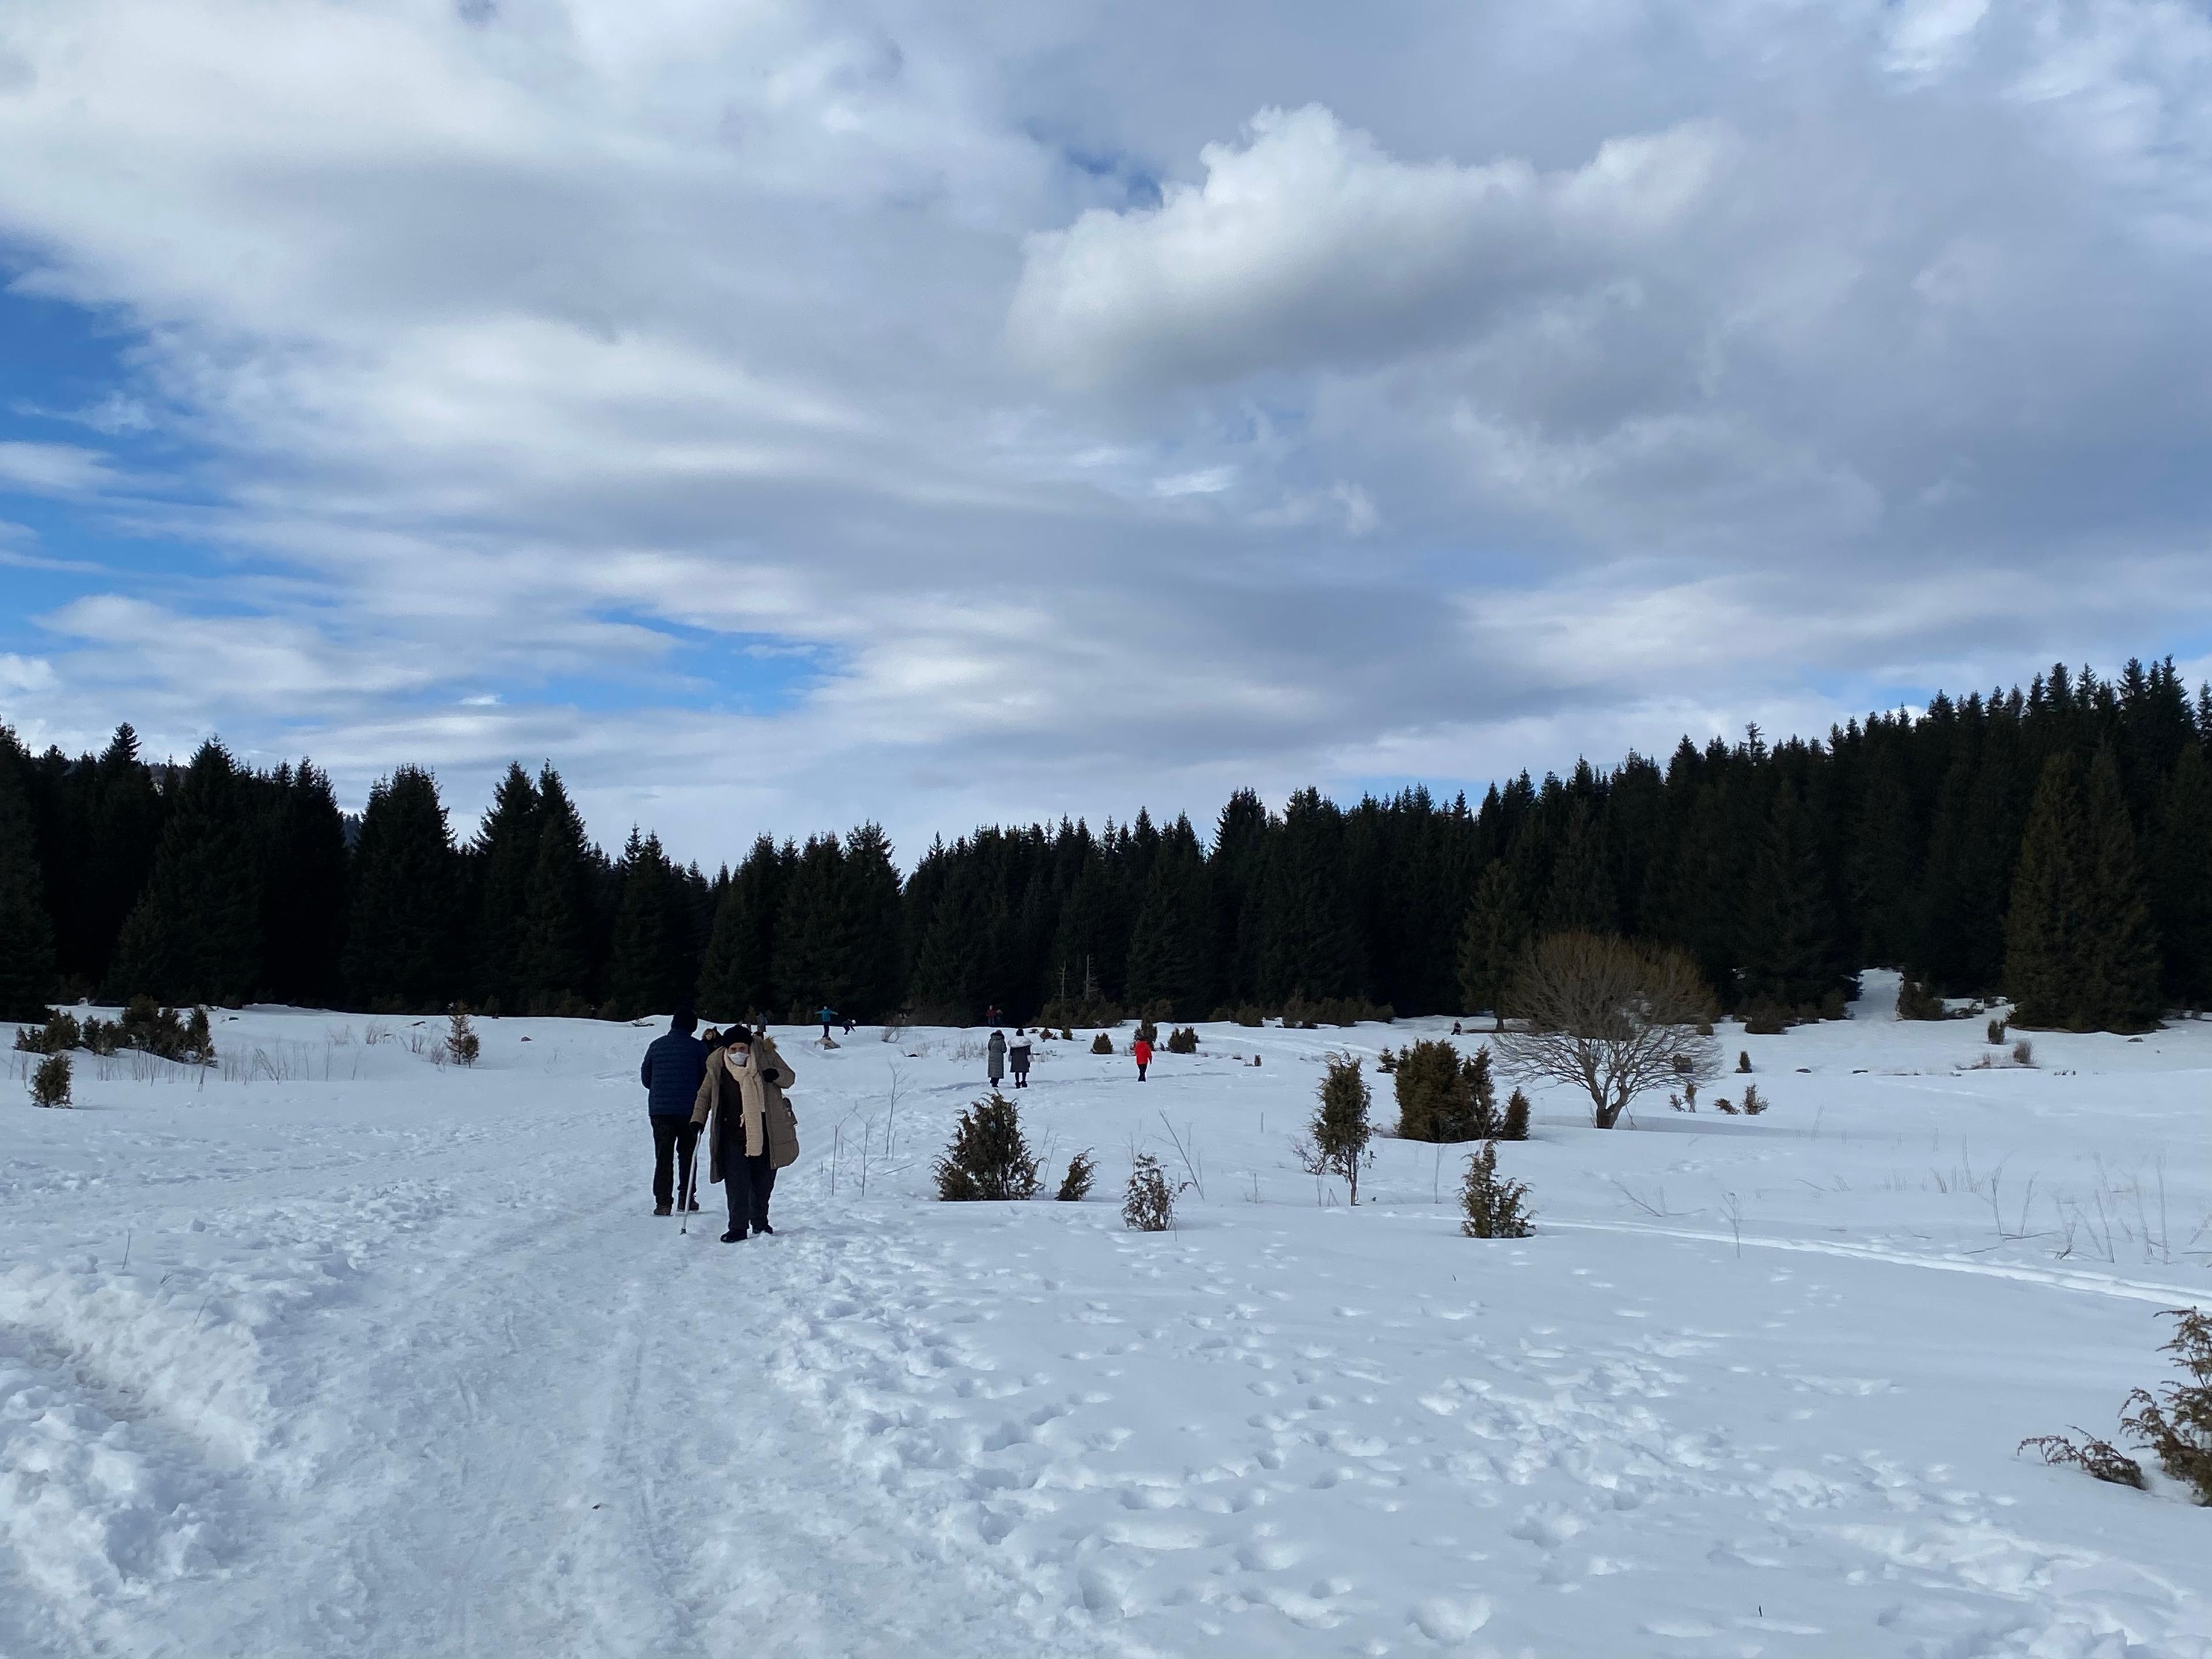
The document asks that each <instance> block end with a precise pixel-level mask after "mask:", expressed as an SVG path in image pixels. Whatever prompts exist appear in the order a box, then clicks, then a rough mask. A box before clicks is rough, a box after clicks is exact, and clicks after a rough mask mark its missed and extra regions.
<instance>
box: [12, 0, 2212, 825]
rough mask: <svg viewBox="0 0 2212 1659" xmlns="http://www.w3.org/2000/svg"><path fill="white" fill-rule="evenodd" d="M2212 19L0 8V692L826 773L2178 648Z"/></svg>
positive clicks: (800, 788)
mask: <svg viewBox="0 0 2212 1659" xmlns="http://www.w3.org/2000/svg"><path fill="white" fill-rule="evenodd" d="M2208 81H2212V22H2208V21H2207V19H2206V18H2205V16H2204V15H2203V14H2202V13H2201V11H2198V10H2192V9H2180V8H2172V7H2167V6H2160V5H2153V4H2133V3H2127V0H2082V3H2065V0H2031V3H2024V4H2021V5H2019V6H2015V7H2008V8H2003V9H1995V8H1990V7H1989V6H1987V5H1986V4H1985V3H1984V0H1894V3H1887V0H1886V3H1875V0H1865V3H1850V0H1846V3H1844V4H1840V5H1836V6H1831V7H1824V8H1818V9H1795V10H1792V9H1762V8H1710V7H1697V8H1690V7H1684V6H1680V5H1676V6H1662V5H1656V4H1643V3H1629V0H1594V3H1591V4H1588V5H1584V6H1579V7H1576V8H1510V9H1509V8H1490V9H1481V8H1468V7H1466V6H1463V5H1459V4H1447V3H1442V0H1437V3H1433V4H1431V3H1421V0H1417V3H1413V4H1408V5H1405V6H1401V7H1394V8H1391V9H1389V10H1388V11H1387V12H1383V13H1375V12H1371V11H1370V12H1358V13H1355V12H1347V11H1346V10H1345V9H1342V8H1340V7H1333V6H1318V5H1316V6H1301V5H1296V4H1291V5H1284V4H1279V3H1274V4H1266V5H1261V4H1257V3H1251V4H1245V3H1229V4H1225V5H1222V6H1218V7H1209V8H1205V9H1200V10H1198V11H1194V10H1193V9H1189V8H1188V7H1183V6H1169V5H1158V6H1155V5H1152V4H1150V3H1148V0H1137V3H1133V4H1127V5H1117V6H1115V7H1114V8H1112V9H1108V8H1104V7H1102V6H1097V5H1091V4H1060V5H1049V6H1037V5H1035V4H1023V5H1014V4H1011V3H1009V4H1005V5H999V4H989V3H987V4H983V5H980V6H975V7H969V8H963V9H959V11H958V12H957V15H948V14H946V13H945V11H944V9H942V8H937V7H927V6H923V5H921V4H918V3H894V0H848V3H843V4H840V5H836V6H828V5H815V4H811V3H806V0H789V3H785V4H781V5H778V6H775V7H771V8H753V9H720V10H716V11H714V12H711V13H708V14H704V15H702V14H701V13H700V12H699V11H698V10H697V9H696V8H690V7H685V6H679V5H677V4H674V3H665V4H664V3H659V0H632V3H628V4H624V5H621V6H615V5H611V4H608V3H603V0H590V3H586V0H501V3H500V4H499V5H496V6H492V7H481V6H479V7H473V8H458V7H456V6H454V5H453V4H451V3H447V0H358V3H354V4H349V5H347V6H343V7H337V6H329V5H321V4H304V3H303V4H298V5H279V6H273V7H272V6H269V5H265V4H261V3H258V0H165V3H155V0H23V3H21V4H18V5H15V6H11V7H9V8H8V9H6V10H5V12H4V13H0V154H6V155H9V157H10V161H11V165H9V167H5V168H0V525H5V526H9V528H7V529H5V530H0V592H4V594H5V596H6V599H7V600H8V603H7V604H6V605H4V606H0V719H3V720H7V721H9V723H11V724H13V725H14V726H16V728H17V729H18V730H19V731H20V732H22V733H23V735H24V736H25V737H26V738H28V739H29V740H31V741H33V742H34V743H39V744H44V743H46V742H56V743H60V744H63V745H64V746H65V747H70V748H77V747H86V746H94V745H96V744H98V743H99V742H100V741H101V739H102V738H104V735H105V733H106V732H107V731H108V730H109V729H110V728H112V726H113V725H114V724H115V723H116V722H117V721H118V720H125V719H128V720H131V721H132V722H133V723H134V724H136V725H137V726H138V727H139V728H140V729H141V730H142V732H144V733H145V734H146V736H147V738H148V741H149V744H152V745H153V746H154V747H155V749H156V750H157V751H162V750H167V751H174V752H179V753H181V752H183V751H185V750H189V749H190V748H191V746H192V745H193V744H195V743H197V741H198V740H199V739H200V738H202V737H204V736H205V735H207V734H208V733H210V732H220V733H221V734H222V736H223V737H224V738H226V740H228V741H229V742H231V743H232V744H234V745H235V746H236V747H238V748H239V749H240V750H242V751H244V752H245V753H246V754H248V755H250V756H252V757H256V758H259V759H264V760H274V759H275V758H276V757H280V756H284V755H292V754H297V753H299V752H301V751H302V750H306V751H308V752H311V753H313V755H314V756H315V757H316V758H317V759H318V760H319V761H321V762H323V763H325V764H326V765H328V766H330V767H331V769H332V771H333V773H334V775H336V777H337V781H338V782H339V786H340V788H341V792H342V793H344V794H345V795H346V796H347V797H348V798H349V799H353V800H358V799H361V798H362V796H363V795H365V793H366V792H367V789H368V785H369V784H370V782H372V781H374V779H375V778H376V777H377V776H379V775H382V774H383V773H385V772H386V771H388V770H389V769H390V768H391V767H392V765H394V764H396V763H399V762H401V761H415V762H419V763H427V764H429V765H431V766H433V767H434V768H435V769H437V771H438V773H439V775H440V776H441V780H442V781H443V782H444V784H445V786H446V788H447V794H448V797H449V799H450V800H451V802H452V804H453V806H454V808H455V810H456V817H457V818H458V819H459V820H460V821H461V822H462V823H466V821H467V820H468V819H469V818H470V817H471V816H472V815H473V813H474V812H475V811H477V809H478V808H479V807H480V806H481V805H482V804H483V799H485V796H486V794H487V793H488V791H489V786H490V783H491V781H493V779H494V778H495V776H496V775H497V774H498V772H499V771H500V770H501V769H502V768H503V766H504V764H505V763H506V762H507V759H508V758H510V757H516V758H521V759H523V760H525V761H526V762H530V763H537V762H538V761H542V760H550V761H552V762H553V763H555V764H556V765H558V766H560V767H561V768H562V770H563V772H564V774H565V775H568V777H569V778H570V780H571V781H572V782H573V783H574V785H575V786H576V787H577V790H578V793H579V795H580V799H581V800H582V801H583V803H584V805H585V807H586V811H587V812H588V813H589V815H590V816H591V817H592V823H593V827H594V829H595V830H596V831H597V832H598V833H599V834H600V835H601V836H603V837H605V838H606V839H609V840H618V839H619V838H620V836H622V834H623V832H624V831H625V830H626V829H627V828H628V826H629V823H631V822H634V821H635V822H643V823H647V824H649V825H654V826H657V827H658V828H659V829H660V830H661V832H662V833H663V834H664V836H665V838H666V839H667V840H668V841H669V842H670V843H671V845H672V846H673V847H675V848H677V849H678V851H679V852H682V853H684V854H686V855H687V856H696V857H699V858H701V859H702V860H707V861H708V862H710V863H711V862H712V861H714V860H715V859H716V858H718V857H720V856H725V855H727V854H729V853H731V852H732V851H733V850H736V849H739V848H742V847H743V845H744V843H745V842H747V841H749V840H750V837H751V836H752V835H753V834H754V833H756V832H757V831H759V830H762V829H767V830H770V831H772V832H775V833H777V834H779V835H781V834H787V833H789V834H804V833H805V832H806V831H807V830H809V829H814V828H817V827H830V826H842V825H846V824H849V823H853V822H855V821H857V820H859V819H860V818H863V817H874V818H878V819H880V820H881V821H883V822H884V823H886V824H887V825H888V826H889V827H890V829H891V830H892V832H893V834H894V836H895V837H896V839H897V840H898V841H899V842H900V843H901V844H902V845H904V846H907V847H910V848H912V847H920V846H921V845H925V844H926V843H927V840H928V838H929V836H931V835H933V834H934V833H937V832H939V831H943V832H945V833H947V834H957V833H959V832H961V831H963V830H964V829H968V828H969V827H971V826H972V825H973V824H975V823H977V822H979V821H984V820H995V819H1000V818H1018V819H1024V820H1027V819H1031V818H1039V817H1058V816H1060V815H1061V814H1062V813H1066V814H1071V815H1076V814H1081V815H1087V816H1089V817H1091V818H1093V819H1094V820H1096V819H1099V818H1103V817H1105V816H1107V815H1108V814H1109V813H1112V814H1114V815H1115V816H1117V817H1127V816H1129V815H1130V814H1131V813H1132V812H1133V810H1134V809H1135V807H1136V806H1137V805H1139V804H1140V803H1142V804H1146V805H1149V806H1150V807H1151V808H1152V811H1153V812H1154V814H1155V815H1156V816H1158V817H1167V816H1171V815H1172V814H1173V813H1174V812H1175V811H1190V812H1191V813H1192V815H1193V817H1194V819H1197V820H1199V821H1210V819H1211V817H1212V814H1213V812H1214V811H1215V810H1216V809H1217V807H1218V804H1219V802H1220V800H1221V799H1223V797H1224V796H1225V794H1226V793H1228V792H1229V790H1231V788H1234V787H1238V786H1240V785H1245V784H1249V785H1252V786H1254V787H1258V788H1260V789H1261V791H1262V792H1263V793H1266V794H1267V795H1269V796H1270V797H1273V798H1275V799H1279V798H1280V797H1281V796H1282V795H1283V794H1284V793H1287V791H1288V790H1290V789H1291V788H1292V787H1298V786H1300V785H1303V784H1305V783H1308V782H1316V783H1319V784H1321V785H1322V787H1326V788H1329V789H1331V790H1333V791H1335V792H1338V793H1356V792H1357V791H1358V789H1360V788H1362V787H1368V786H1370V785H1380V786H1395V784H1396V783H1398V782H1400V781H1405V780H1410V779H1417V778H1418V779H1423V780H1426V781H1429V782H1430V783H1431V785H1432V786H1433V787H1436V788H1437V790H1438V791H1439V792H1440V793H1449V792H1450V791H1452V790H1454V789H1456V788H1459V787H1468V789H1469V791H1470V793H1479V792H1480V789H1481V787H1483V786H1484V785H1485V784H1486V782H1487V781H1489V780H1490V779H1491V778H1492V777H1496V776H1502V775H1510V774H1511V773H1513V772H1515V771H1517V770H1519V769H1522V767H1528V768H1532V769H1535V770H1536V771H1538V772H1541V771H1542V770H1543V769H1546V768H1547V767H1559V768H1561V769H1565V767H1568V766H1570V765H1571V763H1573V761H1574V759H1575V757H1577V755H1587V756H1589V757H1592V758H1594V759H1598V760H1601V761H1602V760H1609V759H1612V758H1613V757H1618V756H1619V755H1620V754H1621V753H1622V752H1624V751H1625V750H1628V749H1630V748H1637V749H1640V750H1644V751H1645V752H1648V753H1649V752H1656V753H1660V754H1664V753H1665V752H1666V751H1667V750H1669V749H1670V748H1671V747H1672V746H1673V744H1674V741H1675V739H1676V738H1677V737H1679V736H1680V734H1681V733H1683V732H1690V733H1692V735H1695V736H1698V737H1699V738H1703V737H1704V736H1705V735H1707V734H1709V733H1711V732H1725V733H1729V734H1734V733H1735V732H1739V731H1740V730H1741V727H1742V726H1743V725H1744V724H1745V723H1746V722H1747V721H1750V720H1757V721H1758V722H1759V724H1760V725H1761V726H1762V727H1763V728H1764V729H1765V730H1766V731H1767V732H1770V733H1773V734H1777V735H1779V734H1782V733H1786V732H1792V731H1800V732H1820V731H1824V730H1825V729H1826V727H1827V726H1828V725H1829V724H1830V723H1831V722H1832V721H1835V720H1841V719H1843V718H1845V717H1847V716H1848V715H1850V714H1853V713H1863V712H1864V711H1865V709H1867V708H1870V707H1877V706H1881V707H1889V706H1894V705H1895V704H1897V703H1899V702H1917V701H1919V700H1921V699H1923V698H1924V696H1926V695H1927V694H1928V692H1929V690H1932V689H1934V688H1936V687H1937V686H1947V687H1951V688H1954V689H1956V688H1987V687H1988V686H1990V685H1992V684H2000V683H2009V682H2012V681H2015V680H2018V679H2023V678H2026V677H2027V675H2029V674H2031V673H2033V671H2035V669H2036V668H2037V667H2038V666H2039V665H2043V664H2046V663H2048V662H2050V661H2051V660H2052V659H2060V658H2063V659H2066V660H2068V661H2069V662H2075V663H2080V662H2085V661H2086V662H2089V663H2093V664H2095V665H2100V667H2106V668H2109V667H2111V666H2113V665H2117V664H2118V662H2119V661H2121V660H2123V659H2125V658H2126V657H2128V656H2129V655H2131V654H2140V655H2144V656H2151V655H2157V654H2162V653H2169V652H2170V653H2174V654H2176V655H2177V656H2179V658H2180V659H2182V662H2183V664H2184V666H2185V669H2187V670H2188V671H2190V672H2191V675H2192V677H2195V676H2197V675H2200V674H2202V673H2203V672H2204V671H2205V670H2206V666H2207V665H2206V663H2205V655H2206V649H2207V641H2208V640H2212V600H2208V599H2207V598H2206V597H2205V584H2204V582H2203V569H2204V568H2205V548H2204V541H2205V537H2206V533H2207V530H2208V525H2212V465H2205V462H2206V459H2207V455H2206V451H2207V440H2208V436H2212V433H2208V422H2207V418H2206V417H2207V407H2206V402H2207V392H2206V388H2207V387H2208V386H2212V362H2208V361H2207V360H2208V358H2212V321H2208V319H2207V317H2206V315H2205V313H2204V307H2203V303H2202V295H2203V293H2204V292H2206V291H2207V289H2208V286H2212V284H2209V283H2208V278H2212V269H2208V266H2212V238H2208V237H2207V236H2206V235H2205V234H2204V233H2203V226H2204V225H2205V224H2206V223H2207V222H2212V216H2208V210H2212V116H2208V115H2207V113H2206V112H2207V111H2208V110H2212V95H2208V94H2212V86H2208V85H2207V84H2206V82H2208Z"/></svg>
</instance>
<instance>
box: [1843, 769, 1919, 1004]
mask: <svg viewBox="0 0 2212 1659" xmlns="http://www.w3.org/2000/svg"><path fill="white" fill-rule="evenodd" d="M1917 842H1918V836H1917V828H1916V826H1915V824H1914V823H1913V819H1912V801H1911V797H1910V796H1909V795H1907V794H1906V793H1905V785H1904V782H1903V781H1902V780H1901V779H1899V777H1898V775H1897V771H1896V769H1895V767H1894V766H1893V765H1892V764H1889V763H1887V762H1886V761H1884V762H1879V763H1876V767H1875V770H1874V772H1873V774H1872V775H1871V776H1870V778H1869V782H1868V786H1867V790H1866V793H1865V796H1864V797H1863V799H1862V800H1861V801H1860V803H1859V810H1858V814H1857V820H1856V822H1855V823H1854V824H1853V826H1852V835H1851V842H1850V870H1849V879H1850V890H1851V900H1852V908H1853V910H1854V911H1855V912H1856V913H1857V916H1858V919H1859V961H1860V963H1863V964H1878V965H1881V966H1884V967H1897V966H1899V965H1901V964H1902V963H1905V962H1906V961H1908V960H1910V959H1911V958H1913V957H1915V955H1916V950H1915V944H1916V941H1915V939H1914V915H1913V902H1912V899H1913V895H1914V893H1915V892H1916V891H1917V890H1918V886H1919V873H1920V872H1919V860H1918V857H1917Z"/></svg>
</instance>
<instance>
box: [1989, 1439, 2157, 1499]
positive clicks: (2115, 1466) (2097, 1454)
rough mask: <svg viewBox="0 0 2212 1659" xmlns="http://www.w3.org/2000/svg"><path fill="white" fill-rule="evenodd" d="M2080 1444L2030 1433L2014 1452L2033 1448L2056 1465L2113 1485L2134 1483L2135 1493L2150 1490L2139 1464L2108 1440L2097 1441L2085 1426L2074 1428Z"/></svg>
mask: <svg viewBox="0 0 2212 1659" xmlns="http://www.w3.org/2000/svg"><path fill="white" fill-rule="evenodd" d="M2074 1432H2075V1434H2078V1435H2080V1436H2081V1444H2080V1445H2078V1446H2077V1445H2075V1443H2074V1442H2073V1441H2072V1440H2071V1439H2070V1438H2069V1437H2067V1436H2065V1435H2063V1434H2038V1435H2031V1436H2030V1437H2028V1438H2027V1439H2025V1440H2023V1441H2021V1443H2020V1444H2019V1445H2018V1446H2016V1447H2015V1448H2014V1454H2015V1455H2018V1454H2019V1453H2021V1452H2024V1451H2033V1453H2035V1455H2037V1456H2039V1457H2040V1458H2041V1459H2042V1460H2043V1461H2044V1462H2046V1463H2049V1464H2051V1465H2053V1466H2054V1467H2055V1466H2057V1465H2060V1464H2065V1463H2070V1464H2072V1465H2073V1466H2074V1467H2075V1468H2078V1469H2080V1470H2081V1471H2082V1472H2083V1473H2085V1474H2087V1475H2088V1476H2089V1477H2090V1479H2092V1480H2109V1481H2111V1482H2112V1485H2114V1486H2133V1487H2134V1488H2135V1489H2136V1491H2137V1492H2146V1491H2148V1490H2149V1487H2150V1482H2149V1481H2148V1480H2145V1479H2144V1478H2143V1471H2142V1464H2140V1463H2138V1462H2136V1460H2135V1459H2134V1458H2132V1457H2130V1456H2129V1455H2127V1454H2126V1453H2125V1452H2124V1451H2122V1450H2121V1449H2119V1448H2118V1446H2115V1445H2114V1444H2113V1443H2112V1442H2111V1441H2109V1440H2100V1439H2098V1438H2097V1437H2096V1436H2095V1435H2093V1434H2091V1433H2090V1432H2089V1431H2088V1430H2087V1429H2079V1428H2077V1429H2075V1431H2074Z"/></svg>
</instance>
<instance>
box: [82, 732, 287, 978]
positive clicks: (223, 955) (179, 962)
mask: <svg viewBox="0 0 2212 1659" xmlns="http://www.w3.org/2000/svg"><path fill="white" fill-rule="evenodd" d="M246 809H247V802H246V790H245V788H244V787H242V784H241V781H240V776H239V773H238V768H237V766H236V764H235V763H234V762H233V761H232V759H231V757H230V751H229V750H227V749H225V748H224V747H223V746H222V744H220V743H218V742H216V740H215V739H214V738H210V739H208V741H207V742H205V743H204V744H201V745H200V748H199V750H198V752H197V753H196V754H195V755H194V756H193V757H192V760H191V765H190V766H188V767H186V768H185V771H184V774H183V775H182V777H181V778H179V780H178V781H177V782H176V785H175V787H174V793H173V797H172V800H171V803H170V805H169V808H168V811H167V815H166V816H167V823H166V824H165V825H164V827H163V829H162V831H161V846H160V848H158V849H157V850H156V852H155V857H154V866H153V870H152V872H151V873H150V874H149V876H148V878H147V882H146V887H145V890H144V891H143V893H142V894H141V895H140V896H139V899H138V902H137V905H136V906H135V907H133V908H132V910H131V915H130V919H129V920H128V921H125V923H124V927H123V933H122V936H121V938H120V939H118V940H117V942H116V949H115V960H114V963H113V964H112V967H111V968H110V969H109V972H108V981H107V994H108V996H109V998H110V1000H112V1001H117V1002H123V1001H127V1000H130V999H131V997H134V996H149V997H153V998H155V999H156V1000H159V1001H162V1002H167V1003H175V1004H184V1003H192V1002H215V1003H223V1004H227V1005H229V1006H237V1005H238V1004H240V1003H242V1002H244V1001H246V1000H247V999H248V998H249V997H250V996H252V994H253V993H254V991H255V989H256V988H257V987H258V984H259V982H260V979H261V959H260V958H261V869H260V861H259V858H258V852H259V849H258V848H257V846H256V845H255V842H254V838H253V836H252V834H251V832H250V823H251V820H250V817H249V814H248V811H247V810H246Z"/></svg>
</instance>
